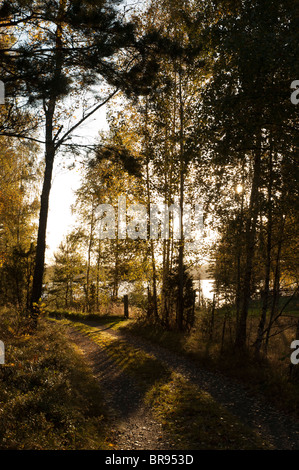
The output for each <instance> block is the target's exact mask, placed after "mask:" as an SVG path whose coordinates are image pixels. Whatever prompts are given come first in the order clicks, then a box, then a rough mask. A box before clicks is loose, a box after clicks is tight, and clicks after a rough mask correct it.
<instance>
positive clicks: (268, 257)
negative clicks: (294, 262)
mask: <svg viewBox="0 0 299 470" xmlns="http://www.w3.org/2000/svg"><path fill="white" fill-rule="evenodd" d="M272 183H273V161H272V148H270V154H269V185H268V223H267V253H266V266H265V284H264V290H263V299H262V301H263V302H262V313H261V318H260V322H259V326H258V332H257V338H256V342H255V354H256V355H259V353H260V349H261V346H262V341H263V335H264V329H265V324H266V318H267V311H268V304H269V290H270V272H271V252H272Z"/></svg>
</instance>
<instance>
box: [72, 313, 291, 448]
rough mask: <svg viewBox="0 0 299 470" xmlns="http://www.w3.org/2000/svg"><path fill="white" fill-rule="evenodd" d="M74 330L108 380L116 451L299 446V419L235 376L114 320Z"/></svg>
mask: <svg viewBox="0 0 299 470" xmlns="http://www.w3.org/2000/svg"><path fill="white" fill-rule="evenodd" d="M68 334H69V336H70V338H71V340H72V341H73V342H74V343H75V344H76V346H77V347H78V348H79V349H80V350H81V352H82V354H83V355H84V357H85V360H86V361H88V363H89V364H90V365H91V367H92V369H93V373H94V375H95V376H96V378H97V379H98V380H99V382H100V386H101V388H102V390H103V395H104V397H105V398H104V399H105V406H106V407H107V410H108V414H109V416H110V429H109V434H108V437H107V439H108V441H109V446H110V447H111V448H114V449H122V450H134V449H138V450H169V449H176V450H186V449H187V450H188V449H206V448H207V449H213V448H216V449H217V448H220V449H226V448H227V449H231V448H232V449H248V448H249V449H290V450H291V449H292V450H295V449H296V450H298V449H299V422H298V421H297V420H296V419H294V418H293V417H291V416H288V415H286V414H284V413H283V412H281V411H278V410H276V409H275V408H273V407H271V406H270V405H269V404H268V403H267V402H266V401H265V400H264V399H263V397H262V396H256V395H253V394H252V393H250V392H249V391H248V390H247V389H245V388H244V386H242V385H241V384H239V383H238V382H235V381H233V380H232V379H231V378H230V379H229V378H226V377H224V376H223V375H221V374H220V373H215V372H211V371H207V370H204V369H202V368H200V367H199V366H198V365H197V364H196V363H194V362H192V360H187V359H186V358H185V357H182V356H181V355H179V354H174V353H173V352H170V351H169V350H167V349H165V348H163V347H161V346H157V345H154V344H153V343H151V342H149V341H146V340H144V339H141V338H138V337H136V336H135V335H134V336H133V335H130V334H128V333H124V332H123V331H118V330H116V331H115V330H112V329H111V328H109V325H103V324H96V323H94V322H87V321H86V322H84V323H78V322H74V323H69V325H68ZM137 361H138V364H139V365H137ZM140 363H141V364H142V366H140ZM178 384H179V388H177V390H179V394H181V395H178V394H177V391H176V390H175V389H176V387H178ZM186 400H187V401H186ZM188 400H189V401H188ZM205 400H206V402H205ZM191 402H192V404H191V405H190V403H191ZM205 403H206V404H205Z"/></svg>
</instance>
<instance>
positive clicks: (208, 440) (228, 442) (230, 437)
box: [72, 322, 271, 450]
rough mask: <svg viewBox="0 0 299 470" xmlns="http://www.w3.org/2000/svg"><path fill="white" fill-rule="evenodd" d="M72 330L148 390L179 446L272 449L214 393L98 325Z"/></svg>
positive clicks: (154, 409) (149, 401) (152, 404)
mask: <svg viewBox="0 0 299 470" xmlns="http://www.w3.org/2000/svg"><path fill="white" fill-rule="evenodd" d="M72 326H73V327H74V328H76V329H78V330H79V331H80V332H81V333H83V334H85V335H87V336H89V338H90V339H92V340H93V341H94V342H95V343H97V344H98V345H100V346H101V348H103V349H105V351H106V352H107V353H108V355H109V356H110V358H111V359H113V360H114V361H115V363H116V365H117V366H118V367H120V369H122V370H123V371H125V372H127V373H128V374H130V375H131V376H132V377H133V378H134V379H135V381H136V382H137V384H138V386H139V387H140V388H141V390H143V392H144V402H145V403H147V404H148V405H149V406H150V407H151V409H152V412H153V414H154V416H155V417H156V419H157V420H158V421H159V422H160V423H161V424H162V426H163V429H164V432H165V434H166V435H167V436H168V440H170V441H171V442H173V444H174V446H175V448H177V449H181V450H191V449H192V450H197V449H210V450H211V449H215V450H216V449H239V450H243V449H269V448H271V447H270V446H269V445H268V444H267V443H266V442H263V441H262V439H261V438H260V437H259V436H258V435H256V434H255V432H254V431H252V430H250V429H248V428H247V427H246V426H244V425H243V424H241V423H240V421H239V420H238V419H237V418H236V417H234V416H233V415H232V414H231V413H229V412H228V411H226V410H225V409H224V408H223V407H222V406H221V405H220V404H219V403H217V402H216V401H215V400H214V399H213V398H212V397H211V395H210V394H208V393H207V392H203V391H202V390H201V389H200V388H199V387H197V386H195V385H193V384H191V383H190V382H188V381H187V380H186V379H184V378H183V377H182V376H180V375H179V374H177V373H174V372H172V371H171V370H170V369H169V368H168V367H167V366H165V365H164V364H163V363H162V362H161V361H159V360H157V359H156V358H154V357H153V356H151V355H150V354H147V353H145V352H144V351H142V350H140V349H136V348H134V347H132V346H131V345H129V344H128V343H126V342H125V341H122V340H120V339H119V338H115V337H113V336H111V335H109V334H107V333H106V332H105V331H100V330H99V329H97V328H96V327H93V326H90V325H86V324H84V323H79V322H76V323H73V325H72Z"/></svg>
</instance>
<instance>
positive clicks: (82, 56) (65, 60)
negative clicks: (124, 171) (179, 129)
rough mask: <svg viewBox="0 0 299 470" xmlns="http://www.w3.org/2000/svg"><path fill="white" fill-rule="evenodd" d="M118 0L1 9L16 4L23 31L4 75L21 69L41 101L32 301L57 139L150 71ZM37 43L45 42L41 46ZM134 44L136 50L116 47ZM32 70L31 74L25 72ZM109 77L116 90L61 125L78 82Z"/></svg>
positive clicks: (32, 96) (34, 99)
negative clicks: (41, 168) (41, 160)
mask: <svg viewBox="0 0 299 470" xmlns="http://www.w3.org/2000/svg"><path fill="white" fill-rule="evenodd" d="M115 4H117V2H113V1H110V2H109V1H102V0H98V1H96V2H94V1H92V2H91V1H90V0H77V1H74V2H68V1H67V0H60V1H59V2H46V3H44V4H43V3H40V2H38V1H36V2H31V3H30V4H29V3H27V2H24V3H22V2H17V1H16V2H14V3H13V7H9V6H8V4H6V8H4V9H2V14H3V16H4V18H5V20H6V21H7V24H8V27H10V28H14V27H15V26H16V23H15V21H14V20H13V18H14V15H15V11H16V8H18V14H17V18H18V21H17V25H18V26H19V25H20V24H23V25H24V28H25V33H24V35H23V36H22V38H21V39H20V40H19V41H18V42H17V43H16V44H15V45H14V46H13V47H11V48H10V49H9V50H8V51H6V52H7V58H5V66H6V68H7V69H8V75H10V76H13V75H14V73H15V70H17V71H18V78H19V81H18V90H22V91H23V93H24V94H25V96H26V97H27V98H28V101H29V103H30V104H31V105H33V106H41V110H42V115H43V120H44V137H45V139H44V141H43V142H44V146H45V173H44V184H43V189H42V194H41V209H40V217H39V229H38V238H37V248H36V263H35V271H34V278H33V287H32V305H34V304H36V303H38V301H39V299H40V297H41V293H42V283H43V273H44V257H45V248H46V227H47V216H48V206H49V194H50V189H51V179H52V171H53V163H54V158H55V155H56V154H57V152H58V151H59V150H60V149H61V147H62V146H65V145H67V143H66V141H67V140H68V139H69V138H70V136H71V134H72V133H73V131H74V130H75V129H77V128H78V127H79V125H81V124H82V123H83V122H85V121H86V120H87V119H88V118H89V117H90V116H91V115H92V114H94V113H95V112H96V111H97V110H98V109H100V108H101V107H102V106H104V105H105V104H106V103H107V101H109V99H111V97H112V96H114V95H115V94H116V93H117V91H118V90H119V89H123V88H125V89H128V88H129V89H130V91H131V92H132V91H134V90H136V89H138V84H140V83H142V79H143V77H144V76H146V75H147V78H148V77H150V76H151V74H150V73H147V72H148V67H147V64H146V63H145V61H144V54H145V49H146V47H145V45H144V44H141V46H140V48H139V51H140V56H142V57H143V59H142V62H143V65H142V67H141V68H140V67H138V64H137V62H138V52H137V48H136V41H135V39H134V36H133V26H132V24H129V23H126V22H124V21H122V20H120V19H119V15H118V13H117V10H116V9H115V8H114V6H115ZM41 45H42V46H41ZM134 46H135V56H134V57H129V56H128V54H127V55H126V54H122V57H121V58H120V59H119V60H114V58H113V56H114V55H115V53H116V52H118V51H124V50H125V48H129V47H134ZM29 70H30V74H29V73H28V71H29ZM104 81H105V82H106V83H108V84H110V85H112V87H113V89H112V90H110V91H108V92H107V95H106V98H102V99H101V100H99V101H98V102H96V104H95V105H94V106H93V107H91V108H90V109H88V110H87V111H84V112H83V117H82V118H81V119H79V120H77V122H75V123H73V124H70V126H69V128H68V129H67V130H66V131H63V129H64V125H65V124H64V122H62V116H63V113H64V112H65V111H64V109H63V106H62V105H63V104H64V99H65V98H66V97H69V96H70V95H71V94H75V96H78V91H79V90H80V89H82V87H89V86H91V85H94V84H99V83H103V82H104Z"/></svg>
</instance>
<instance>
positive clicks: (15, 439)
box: [0, 311, 107, 450]
mask: <svg viewBox="0 0 299 470" xmlns="http://www.w3.org/2000/svg"><path fill="white" fill-rule="evenodd" d="M0 338H1V340H2V341H3V342H4V343H5V352H6V361H5V362H6V363H5V365H1V366H0V379H1V380H0V449H1V450H4V449H16V450H83V449H86V450H93V449H101V448H103V449H105V448H107V443H106V420H105V413H104V409H103V405H102V398H101V390H100V388H99V385H98V383H97V382H96V380H95V379H94V377H93V376H92V373H91V371H90V369H89V368H88V367H87V365H86V363H85V362H84V361H83V358H82V354H81V353H80V351H79V350H76V349H75V348H74V346H73V345H71V344H70V342H68V341H67V337H66V335H65V334H64V331H63V328H61V326H60V327H58V326H57V325H55V324H54V323H53V322H51V321H49V320H46V319H41V320H40V322H39V326H38V329H37V331H36V332H35V333H34V334H31V335H29V334H27V333H26V329H24V328H23V324H22V321H21V322H20V321H19V319H18V318H17V316H16V315H15V314H13V313H12V312H10V311H2V312H1V313H0Z"/></svg>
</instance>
